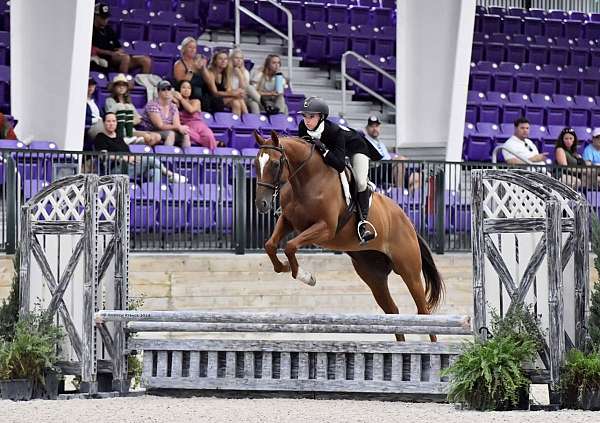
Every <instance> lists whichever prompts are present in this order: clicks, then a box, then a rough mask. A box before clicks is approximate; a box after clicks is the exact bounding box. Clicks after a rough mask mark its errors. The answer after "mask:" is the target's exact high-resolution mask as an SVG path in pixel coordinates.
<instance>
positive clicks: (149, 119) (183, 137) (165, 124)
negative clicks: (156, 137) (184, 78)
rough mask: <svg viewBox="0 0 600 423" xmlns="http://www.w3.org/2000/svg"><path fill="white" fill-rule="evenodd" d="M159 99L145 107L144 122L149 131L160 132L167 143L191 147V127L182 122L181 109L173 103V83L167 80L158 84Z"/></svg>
mask: <svg viewBox="0 0 600 423" xmlns="http://www.w3.org/2000/svg"><path fill="white" fill-rule="evenodd" d="M156 89H157V91H158V99H157V100H153V101H150V102H148V104H146V108H145V109H144V116H143V117H142V122H143V125H144V128H145V129H146V130H148V131H155V132H158V133H159V134H160V138H161V140H162V141H163V142H164V144H165V145H175V144H177V145H180V146H181V147H190V146H191V142H190V135H189V133H188V132H189V128H188V127H187V126H185V125H182V124H181V121H180V119H179V111H178V110H177V106H176V105H175V103H173V94H172V87H171V83H170V82H169V81H166V80H162V81H160V82H159V83H158V84H157V85H156Z"/></svg>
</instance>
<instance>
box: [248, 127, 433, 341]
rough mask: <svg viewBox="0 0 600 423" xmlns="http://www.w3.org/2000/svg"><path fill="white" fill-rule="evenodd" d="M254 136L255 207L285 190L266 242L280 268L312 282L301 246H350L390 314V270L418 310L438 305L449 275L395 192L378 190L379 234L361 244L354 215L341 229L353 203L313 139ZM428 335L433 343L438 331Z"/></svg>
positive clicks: (374, 211) (269, 203) (374, 208)
mask: <svg viewBox="0 0 600 423" xmlns="http://www.w3.org/2000/svg"><path fill="white" fill-rule="evenodd" d="M255 138H256V141H257V143H258V144H259V151H258V154H257V156H256V161H255V165H256V200H255V205H256V208H257V209H258V211H259V212H260V213H266V212H268V211H269V210H270V209H271V208H272V207H273V197H274V196H275V195H276V194H277V193H279V194H280V196H281V198H280V203H281V210H282V214H281V216H279V219H278V220H277V223H276V224H275V228H274V229H273V233H272V234H271V238H269V240H267V242H266V243H265V250H266V252H267V254H268V255H269V258H270V259H271V262H272V263H273V269H274V270H275V272H277V273H281V272H289V271H291V272H292V277H293V278H294V279H299V280H301V281H302V282H304V283H306V284H308V285H314V284H315V283H316V280H315V278H314V276H313V275H312V274H311V273H309V272H307V271H305V270H304V269H301V268H300V267H299V265H298V260H297V259H296V252H297V251H298V249H299V248H300V247H302V246H304V245H310V244H316V245H319V246H321V247H324V248H327V249H330V250H335V251H343V252H346V253H347V254H348V255H349V256H350V257H351V258H352V264H353V266H354V269H355V270H356V273H358V275H359V276H360V277H361V279H362V280H363V281H365V282H366V284H367V285H368V286H369V288H370V289H371V292H372V293H373V296H374V297H375V300H376V301H377V304H379V306H380V307H381V308H382V309H383V311H384V312H385V313H387V314H398V307H397V306H396V304H395V303H394V300H393V298H392V296H391V295H390V291H389V289H388V275H389V273H390V272H391V271H392V270H393V271H394V272H395V273H397V274H398V275H400V276H401V277H402V279H403V280H404V283H406V286H407V287H408V290H409V291H410V294H411V295H412V297H413V299H414V301H415V304H416V306H417V312H418V313H419V314H429V313H430V312H431V311H433V310H434V309H435V308H436V306H437V305H438V304H439V302H440V300H441V297H442V294H443V291H444V285H443V281H442V279H441V277H440V275H439V273H438V270H437V268H436V266H435V263H434V262H433V257H432V256H431V251H430V250H429V247H428V246H427V244H426V242H425V241H424V240H423V238H421V236H420V235H418V234H417V233H416V232H415V229H414V227H413V225H412V223H411V222H410V220H409V219H408V217H407V216H406V214H404V211H403V210H402V208H400V207H399V206H398V205H397V204H396V203H395V202H394V201H393V200H391V199H390V198H388V197H386V196H384V195H381V194H379V193H374V194H373V196H372V205H371V209H370V212H369V221H370V222H371V223H372V224H373V225H374V227H375V229H376V230H377V233H378V236H377V238H375V239H374V240H372V241H370V242H369V243H367V244H366V245H360V244H359V240H358V235H357V233H356V226H357V223H358V222H357V220H356V216H352V217H351V218H350V220H349V221H348V222H347V223H346V224H344V225H343V226H342V227H341V228H338V224H339V222H340V220H341V219H342V216H344V214H345V213H346V209H347V206H346V202H345V200H344V196H343V193H342V188H341V183H340V178H339V175H338V173H337V171H336V170H335V169H333V168H332V167H330V166H327V165H326V164H325V162H324V161H323V158H322V157H321V155H320V154H319V153H318V152H316V151H315V146H314V144H312V143H309V142H307V141H305V140H303V139H301V138H297V137H293V138H292V137H285V138H281V139H279V138H278V136H277V134H276V133H275V132H272V133H271V140H270V141H266V140H264V139H263V138H262V137H261V136H260V135H259V134H257V133H255ZM292 231H296V232H297V233H298V235H297V236H296V237H295V238H293V239H291V240H289V241H288V242H287V244H286V246H285V249H284V252H285V255H286V256H287V262H281V261H280V260H279V258H278V257H277V247H278V245H279V243H280V241H281V240H282V239H283V238H284V237H285V236H286V235H288V234H289V233H291V232H292ZM421 270H422V271H423V276H424V278H425V287H423V283H422V281H421ZM430 337H431V340H432V341H435V336H434V335H430ZM396 338H397V339H398V340H404V335H403V334H397V335H396Z"/></svg>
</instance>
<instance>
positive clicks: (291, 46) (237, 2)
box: [235, 0, 294, 86]
mask: <svg viewBox="0 0 600 423" xmlns="http://www.w3.org/2000/svg"><path fill="white" fill-rule="evenodd" d="M264 1H268V2H269V3H271V4H272V5H273V6H275V7H277V8H278V9H279V10H281V11H282V12H283V13H285V14H286V15H287V35H286V34H284V33H283V32H281V31H280V30H278V29H277V28H275V27H274V26H273V25H271V24H270V23H268V22H267V21H265V20H264V19H263V18H261V17H260V16H258V15H256V14H255V13H253V12H251V11H250V10H248V9H246V8H245V7H244V6H242V5H240V0H235V45H236V47H239V46H240V43H241V35H240V12H242V13H244V14H245V15H247V16H249V17H250V18H252V19H254V20H255V21H256V22H258V23H259V24H261V25H262V26H264V27H265V28H267V29H269V30H270V31H272V32H274V33H275V34H277V35H278V36H279V37H281V38H283V39H284V40H286V41H287V62H288V66H287V68H288V79H289V80H288V85H290V86H291V81H293V80H294V79H293V78H292V72H293V71H292V68H293V57H294V37H293V19H294V17H293V16H292V12H290V11H289V9H288V8H286V7H283V6H282V5H280V4H279V3H277V2H276V1H275V0H264Z"/></svg>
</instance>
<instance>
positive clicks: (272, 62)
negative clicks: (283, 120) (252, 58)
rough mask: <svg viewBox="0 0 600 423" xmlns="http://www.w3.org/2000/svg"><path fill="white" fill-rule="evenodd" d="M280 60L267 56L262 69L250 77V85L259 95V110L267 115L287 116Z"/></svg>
mask: <svg viewBox="0 0 600 423" xmlns="http://www.w3.org/2000/svg"><path fill="white" fill-rule="evenodd" d="M280 69H281V58H280V57H279V56H278V55H276V54H269V55H268V56H267V58H266V59H265V63H264V65H263V67H262V68H260V69H257V71H256V72H254V74H253V75H252V79H251V80H250V83H251V84H252V85H253V86H255V87H256V90H257V91H258V94H259V95H260V107H261V110H264V111H265V112H267V113H269V114H276V113H283V114H284V115H287V113H288V107H287V104H286V103H285V97H284V95H283V93H284V89H285V85H286V82H285V81H286V79H285V76H284V75H283V74H282V73H281V71H280Z"/></svg>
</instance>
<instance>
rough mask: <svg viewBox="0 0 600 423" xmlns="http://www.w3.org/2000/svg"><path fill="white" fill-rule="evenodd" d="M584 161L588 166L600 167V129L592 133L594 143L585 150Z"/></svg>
mask: <svg viewBox="0 0 600 423" xmlns="http://www.w3.org/2000/svg"><path fill="white" fill-rule="evenodd" d="M583 160H585V162H586V164H587V165H588V166H589V165H592V166H600V128H594V130H593V131H592V143H591V144H590V145H588V146H587V147H586V148H585V150H583Z"/></svg>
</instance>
